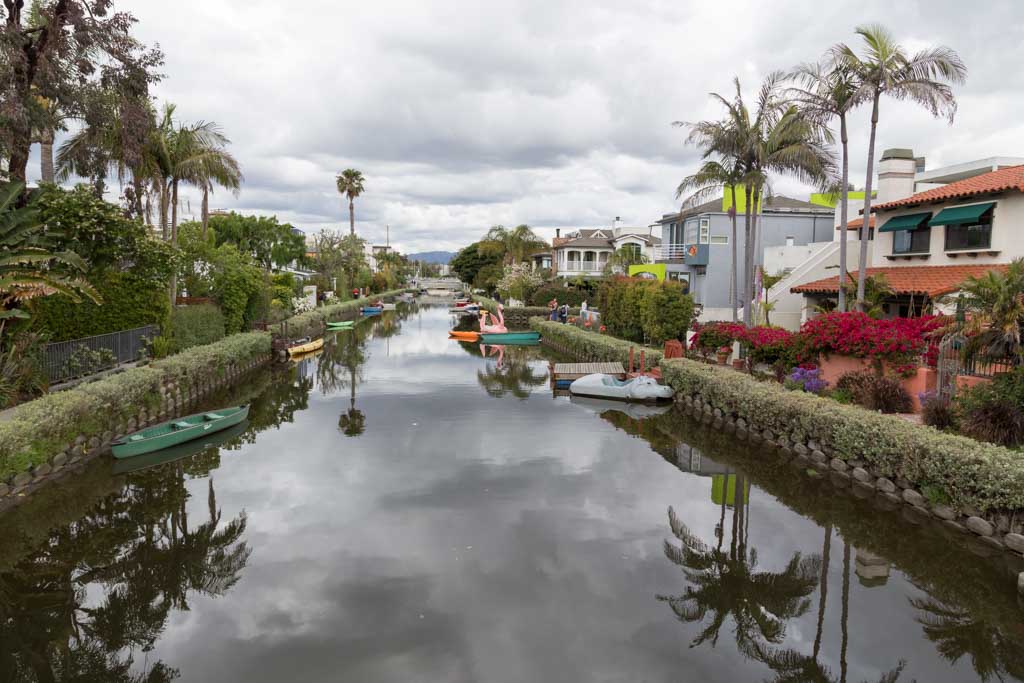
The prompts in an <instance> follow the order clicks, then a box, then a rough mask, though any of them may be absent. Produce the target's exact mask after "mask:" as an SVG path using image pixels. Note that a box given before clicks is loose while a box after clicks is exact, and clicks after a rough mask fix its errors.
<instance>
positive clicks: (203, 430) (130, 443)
mask: <svg viewBox="0 0 1024 683" xmlns="http://www.w3.org/2000/svg"><path fill="white" fill-rule="evenodd" d="M247 417H249V406H248V404H246V405H242V406H236V407H234V408H224V409H223V410H211V411H210V412H206V413H196V414H195V415H189V416H187V417H179V418H176V419H174V420H168V421H167V422H162V423H160V424H158V425H154V426H152V427H148V428H147V429H143V430H142V431H139V432H135V433H134V434H132V435H130V436H126V437H124V438H123V439H119V440H118V441H115V442H114V443H113V446H112V450H113V451H114V457H115V458H118V459H120V458H131V457H134V456H136V455H143V454H145V453H152V452H154V451H161V450H163V449H165V448H170V447H171V446H177V445H179V444H183V443H185V442H187V441H192V440H194V439H201V438H204V437H205V436H206V435H207V434H213V433H214V432H219V431H221V430H222V429H227V428H228V427H234V426H235V425H237V424H238V423H240V422H242V421H244V420H245V419H246V418H247Z"/></svg>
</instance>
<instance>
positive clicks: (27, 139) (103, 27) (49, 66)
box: [0, 0, 163, 184]
mask: <svg viewBox="0 0 1024 683" xmlns="http://www.w3.org/2000/svg"><path fill="white" fill-rule="evenodd" d="M3 5H4V10H5V13H4V25H3V36H2V39H0V51H2V58H0V91H2V101H3V103H4V106H3V111H2V112H0V151H2V152H3V154H4V155H5V156H6V157H7V159H8V169H9V170H8V173H9V175H10V178H11V179H12V180H14V181H15V182H19V183H22V184H23V183H24V182H25V171H26V167H27V164H28V157H29V148H30V146H31V144H32V139H33V130H45V129H47V127H48V126H52V124H53V123H54V119H53V117H52V116H51V115H50V114H49V113H48V108H50V107H53V108H55V109H56V110H59V111H60V112H63V115H64V116H65V117H68V118H82V119H86V120H87V122H88V118H89V117H90V116H93V117H96V116H100V113H99V112H98V110H97V109H96V108H94V107H91V106H90V99H91V98H90V96H89V95H90V93H92V92H95V91H96V90H97V89H109V90H111V91H113V92H115V93H117V94H118V95H119V96H120V97H121V101H122V107H121V109H120V111H119V114H120V116H119V117H118V118H119V119H120V120H121V122H122V126H123V127H124V128H125V129H129V128H133V127H134V126H136V125H137V124H138V123H139V122H140V121H144V120H145V116H144V114H143V112H144V110H145V106H146V101H147V100H148V90H149V87H150V85H151V84H152V83H154V82H155V81H156V80H157V79H158V78H159V77H158V76H157V73H156V71H157V69H158V68H159V66H160V65H161V64H162V63H163V55H162V54H161V53H160V52H159V51H158V50H147V49H146V48H145V46H144V45H142V44H141V43H140V42H139V41H137V40H136V39H135V38H133V37H132V35H131V32H130V31H131V27H132V25H133V24H134V23H135V19H134V17H132V15H131V14H128V13H125V12H113V11H112V2H111V0H53V1H51V2H45V3H33V5H32V6H31V8H30V9H29V11H28V12H26V11H25V3H24V0H4V3H3ZM43 102H46V105H44V104H42V103H43ZM108 120H109V119H108Z"/></svg>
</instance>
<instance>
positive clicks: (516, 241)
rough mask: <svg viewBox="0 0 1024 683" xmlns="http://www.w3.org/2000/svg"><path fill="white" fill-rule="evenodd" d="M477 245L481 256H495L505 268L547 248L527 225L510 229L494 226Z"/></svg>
mask: <svg viewBox="0 0 1024 683" xmlns="http://www.w3.org/2000/svg"><path fill="white" fill-rule="evenodd" d="M478 245H479V246H478V247H477V249H478V250H479V251H480V253H481V254H485V255H490V256H497V257H499V258H500V259H501V262H502V263H503V264H504V265H506V266H508V265H512V264H513V263H519V262H521V261H527V260H529V258H530V255H531V254H533V253H534V252H536V251H538V250H540V249H544V248H545V247H547V246H548V245H547V243H546V242H545V241H544V240H542V239H541V238H539V237H537V235H536V234H534V232H533V230H532V229H531V228H530V226H529V225H517V226H516V227H514V228H511V229H509V228H506V227H505V226H504V225H495V226H494V227H493V228H491V229H490V230H488V231H487V234H486V235H484V238H483V239H482V240H480V242H479V243H478Z"/></svg>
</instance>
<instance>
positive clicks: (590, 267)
mask: <svg viewBox="0 0 1024 683" xmlns="http://www.w3.org/2000/svg"><path fill="white" fill-rule="evenodd" d="M603 268H604V263H601V262H599V261H567V262H565V263H563V264H561V265H559V267H558V269H559V270H565V271H568V272H570V273H582V272H587V271H599V270H601V269H603Z"/></svg>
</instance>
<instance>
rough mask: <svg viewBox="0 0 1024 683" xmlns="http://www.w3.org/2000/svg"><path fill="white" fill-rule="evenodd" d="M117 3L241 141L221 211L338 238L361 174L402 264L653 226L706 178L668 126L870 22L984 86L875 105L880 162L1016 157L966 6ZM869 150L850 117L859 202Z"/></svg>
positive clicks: (1005, 55)
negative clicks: (493, 229)
mask: <svg viewBox="0 0 1024 683" xmlns="http://www.w3.org/2000/svg"><path fill="white" fill-rule="evenodd" d="M123 4H124V5H125V6H126V8H128V9H131V11H133V12H134V13H135V14H136V15H137V16H138V18H139V20H140V23H139V26H138V34H139V35H140V37H141V38H142V39H144V40H146V41H147V42H149V43H156V42H159V43H160V45H161V47H162V48H163V49H164V50H165V52H166V53H167V65H166V68H165V73H166V75H167V78H166V80H165V81H164V82H163V83H162V84H160V86H159V88H158V95H159V96H160V97H161V98H163V99H168V100H171V101H174V102H176V103H177V104H178V105H179V109H178V111H179V113H180V115H181V116H182V117H184V118H187V119H213V120H216V121H218V122H219V123H221V124H222V125H223V127H224V128H225V130H226V132H227V133H228V134H229V135H230V137H231V138H232V140H233V141H234V146H233V148H234V151H235V152H236V154H237V155H238V157H239V159H240V161H241V162H242V164H243V168H244V170H245V172H246V175H247V179H248V180H247V183H246V185H245V187H244V188H243V191H242V193H241V195H240V196H239V197H237V198H235V197H232V196H230V195H229V194H227V193H218V194H217V195H216V197H215V199H214V204H215V205H217V206H219V207H223V208H232V209H236V210H242V211H252V212H258V213H266V214H271V213H273V214H277V215H278V216H279V218H281V219H282V220H288V221H291V222H293V223H295V224H297V225H299V226H300V227H303V228H305V229H307V230H316V229H319V228H321V227H325V226H340V225H342V224H344V223H346V222H347V212H344V211H343V210H342V203H341V202H340V200H339V197H337V195H336V193H335V192H334V188H333V180H334V174H335V173H336V172H337V171H338V170H340V169H341V168H345V167H347V166H355V167H357V168H360V169H361V170H362V171H363V172H364V174H365V175H366V177H367V191H366V195H365V196H364V197H363V198H361V199H360V200H359V201H358V202H357V221H358V226H357V229H358V230H359V232H360V233H361V234H363V235H364V236H365V237H367V238H369V239H371V240H373V241H379V240H381V239H383V236H384V226H385V224H388V225H390V226H391V236H392V240H393V241H394V242H396V243H397V244H398V246H399V247H400V248H401V249H405V250H410V251H412V250H419V249H427V248H442V247H448V248H456V247H459V246H461V245H464V244H465V243H467V242H469V241H471V240H473V239H475V238H477V237H478V236H479V235H480V234H481V233H482V232H483V231H485V230H486V229H487V228H488V227H489V226H490V225H493V224H496V223H504V224H513V225H514V224H517V223H529V224H531V225H535V226H539V227H542V228H554V227H556V226H560V227H571V226H581V227H585V226H596V225H602V224H607V223H608V222H609V221H610V220H611V218H613V217H614V216H622V218H623V219H624V220H625V221H626V222H627V223H629V224H632V225H641V226H643V225H647V224H649V223H650V222H652V221H653V220H655V219H657V218H658V217H659V216H660V215H661V214H662V213H664V212H666V211H669V210H671V209H672V208H673V207H674V206H675V200H674V198H673V190H674V188H675V186H676V185H677V184H678V181H679V179H680V178H681V177H682V176H684V175H686V174H687V173H688V172H691V171H692V170H693V169H694V167H695V165H696V161H697V154H696V151H695V150H693V149H689V148H687V147H686V146H685V145H684V143H683V137H684V135H683V133H682V131H679V130H676V129H673V128H672V127H671V126H670V125H669V124H670V123H671V122H672V121H674V120H685V121H694V120H700V119H703V118H708V117H715V116H718V115H719V113H720V112H719V110H718V109H717V108H716V106H715V105H714V104H713V103H712V102H711V101H710V99H709V98H708V97H707V93H708V92H709V91H719V92H723V93H728V92H729V91H730V89H731V87H732V86H731V79H732V77H733V75H737V76H739V77H740V79H741V80H742V83H743V84H744V87H745V88H746V89H747V91H748V96H749V97H753V96H754V90H755V88H756V86H757V85H758V83H759V82H760V80H761V78H762V77H763V76H764V74H766V73H768V72H769V71H772V70H775V69H784V68H788V67H791V66H793V65H794V64H796V63H798V62H802V61H808V60H813V59H816V58H817V57H819V56H820V55H821V53H822V52H823V51H824V50H825V49H826V48H827V47H828V46H829V45H830V44H832V43H835V42H838V41H848V42H851V43H854V42H855V37H854V35H853V31H852V30H853V27H854V25H855V24H856V23H858V22H860V21H865V22H867V21H881V22H884V23H885V24H887V25H888V26H890V27H891V28H892V29H893V30H894V31H895V32H896V33H897V36H898V38H899V40H900V41H901V42H903V43H904V44H905V45H906V46H907V47H908V48H909V49H917V48H920V47H924V46H927V45H930V44H947V45H949V46H951V47H953V48H954V49H956V50H958V51H959V52H960V54H961V56H962V57H963V58H964V61H965V62H966V63H967V65H968V67H969V68H970V70H971V75H970V79H969V82H968V84H967V85H966V86H965V87H963V88H961V89H960V90H959V91H958V94H959V98H960V111H959V114H958V117H957V122H956V124H955V125H954V126H952V127H949V126H947V125H946V124H945V123H944V122H941V121H934V120H932V119H931V117H930V116H929V115H928V114H927V113H926V112H924V111H921V110H919V109H915V108H914V107H912V106H910V105H906V104H902V103H896V102H891V101H886V102H884V104H883V108H882V119H881V127H880V129H879V143H878V144H879V148H880V149H882V148H885V147H890V146H901V147H913V148H914V150H915V151H916V152H917V153H919V154H924V155H926V156H927V157H928V160H929V165H931V166H936V165H939V164H946V163H955V162H958V161H965V160H969V159H974V158H979V157H983V156H990V155H996V154H1003V155H1021V154H1024V124H1022V123H1020V122H1019V117H1017V116H1016V112H1018V111H1020V109H1021V105H1022V104H1024V95H1022V94H1021V92H1022V85H1024V74H1022V73H1021V72H1020V70H1019V69H1013V68H1012V65H1013V64H1015V63H1017V62H1019V61H1020V59H1021V57H1022V56H1024V55H1022V50H1021V48H1020V45H1021V44H1022V39H1024V22H1022V21H1021V19H1020V15H1019V5H1018V3H1016V2H1014V1H1013V0H1003V1H1001V2H1000V1H997V2H991V3H981V4H975V5H974V6H972V7H971V9H970V13H969V14H970V16H969V19H966V20H965V17H964V10H963V5H962V3H960V2H958V1H957V0H929V1H927V2H926V1H924V0H921V1H919V2H905V3H892V2H890V1H887V0H885V1H884V0H866V1H862V2H853V1H852V0H844V1H842V2H834V3H826V4H822V3H820V2H814V1H812V0H786V1H785V2H782V3H776V4H775V5H773V8H772V11H771V12H764V11H763V8H762V6H761V3H758V2H756V1H755V0H739V1H738V2H733V3H672V4H666V3H662V2H658V1H657V0H641V1H637V2H632V3H613V2H604V1H602V2H591V3H586V5H585V6H584V5H581V4H579V3H574V2H569V1H568V0H562V1H549V2H543V1H540V0H530V1H526V2H518V3H508V4H498V5H495V4H489V3H472V2H468V1H452V2H445V3H438V2H428V3H424V2H402V1H399V0H384V1H382V2H376V3H366V4H360V5H354V4H350V3H335V2H330V1H329V0H312V1H310V2H306V3H304V4H303V5H302V10H301V11H295V9H294V7H293V6H292V5H290V4H288V3H276V2H270V0H254V1H253V2H242V1H241V0H219V1H216V2H215V1H212V0H183V1H182V2H178V3H167V2H162V1H159V0H137V1H136V2H133V3H123ZM129 5H130V6H129ZM866 142H867V114H866V112H858V113H857V114H856V115H855V116H854V117H853V121H852V125H851V153H852V155H853V156H852V164H851V177H852V178H853V179H854V182H855V183H857V184H862V183H863V173H864V162H863V159H864V158H865V157H866ZM775 186H776V188H777V191H779V192H783V193H786V194H791V195H795V196H803V195H805V194H806V193H807V192H808V191H810V189H811V188H807V187H803V186H801V185H799V184H798V183H796V182H794V181H791V180H788V179H778V180H776V182H775ZM198 206H199V204H198V202H196V201H195V198H194V197H193V198H192V202H191V208H192V210H193V211H195V210H196V209H197V208H198ZM186 211H187V210H186Z"/></svg>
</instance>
